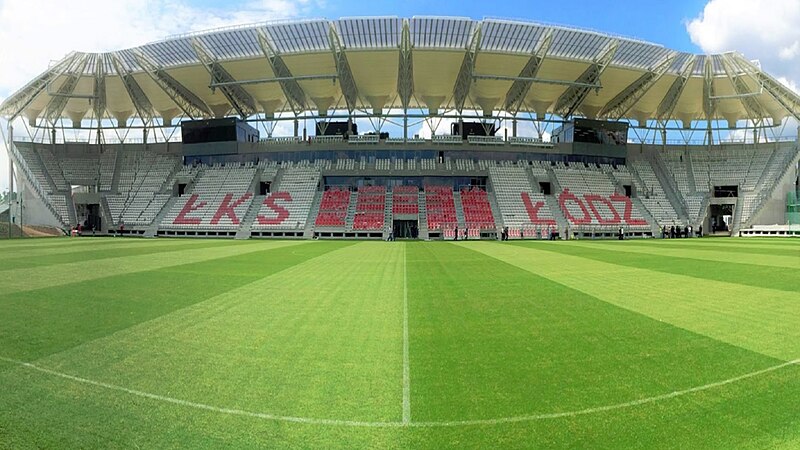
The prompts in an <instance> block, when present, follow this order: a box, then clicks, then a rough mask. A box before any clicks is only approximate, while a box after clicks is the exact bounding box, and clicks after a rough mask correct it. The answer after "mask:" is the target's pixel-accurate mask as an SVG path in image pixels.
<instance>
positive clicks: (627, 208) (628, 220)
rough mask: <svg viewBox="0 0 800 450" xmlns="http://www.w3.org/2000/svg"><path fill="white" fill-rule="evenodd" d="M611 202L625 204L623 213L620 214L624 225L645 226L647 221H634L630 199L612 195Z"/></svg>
mask: <svg viewBox="0 0 800 450" xmlns="http://www.w3.org/2000/svg"><path fill="white" fill-rule="evenodd" d="M611 201H612V202H622V203H624V204H625V212H624V213H623V214H622V217H623V219H624V220H625V223H627V224H628V225H647V221H646V220H644V219H641V218H639V219H634V218H633V217H632V216H633V202H632V201H631V199H630V198H628V197H626V196H624V195H622V194H617V193H615V194H613V195H612V196H611Z"/></svg>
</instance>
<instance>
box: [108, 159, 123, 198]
mask: <svg viewBox="0 0 800 450" xmlns="http://www.w3.org/2000/svg"><path fill="white" fill-rule="evenodd" d="M122 159H123V158H122V155H121V152H117V157H116V158H115V159H114V176H113V177H111V193H112V194H118V193H119V174H120V172H122Z"/></svg>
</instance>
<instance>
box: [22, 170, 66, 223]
mask: <svg viewBox="0 0 800 450" xmlns="http://www.w3.org/2000/svg"><path fill="white" fill-rule="evenodd" d="M22 204H23V205H24V211H23V214H22V223H23V224H25V225H44V226H49V227H56V228H62V227H63V226H64V225H62V224H61V221H59V220H58V219H57V218H56V216H55V215H54V214H53V212H52V211H50V208H48V207H47V206H46V205H45V204H44V202H42V199H40V198H39V197H38V196H37V195H36V192H35V191H34V190H33V189H32V188H31V187H30V186H29V185H28V183H27V181H26V182H25V190H24V192H23V193H22ZM17 224H19V222H18V221H17Z"/></svg>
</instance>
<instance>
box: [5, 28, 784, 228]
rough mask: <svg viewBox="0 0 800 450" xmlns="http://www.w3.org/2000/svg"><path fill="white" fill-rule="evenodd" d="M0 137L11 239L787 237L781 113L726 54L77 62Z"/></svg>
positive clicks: (235, 35) (87, 58) (284, 52)
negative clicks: (36, 229)
mask: <svg viewBox="0 0 800 450" xmlns="http://www.w3.org/2000/svg"><path fill="white" fill-rule="evenodd" d="M0 114H2V115H3V116H5V117H6V118H8V119H9V124H13V123H18V121H17V122H15V121H14V119H17V118H24V123H23V124H22V126H20V125H17V126H16V128H12V127H11V125H9V129H8V130H7V136H6V137H7V139H8V143H9V146H8V147H9V156H10V159H11V162H12V169H11V170H12V173H13V176H14V179H15V180H16V181H17V186H16V191H17V192H19V193H20V194H21V198H22V199H23V201H22V202H21V203H19V202H14V203H13V204H12V203H10V204H9V208H10V209H9V213H8V219H9V221H12V220H13V221H14V222H16V223H26V224H31V225H43V226H55V227H59V228H62V229H64V230H69V229H72V228H75V227H78V226H80V227H81V228H82V230H93V231H94V232H95V233H96V234H120V233H121V234H126V235H135V236H144V237H156V236H185V237H229V238H236V239H248V238H273V237H275V238H306V239H309V238H313V237H317V238H323V239H324V238H365V239H386V238H388V237H389V236H390V235H393V236H395V237H399V238H419V239H453V238H455V237H456V233H459V234H460V233H466V236H467V237H468V238H469V239H497V238H498V237H499V236H500V235H501V234H502V231H503V230H505V229H508V232H509V235H510V236H511V237H512V238H524V239H537V238H542V237H543V236H545V235H546V234H548V233H550V232H551V230H555V232H556V233H557V234H558V235H559V236H561V237H568V238H573V237H579V238H585V237H594V238H597V237H612V236H616V234H617V232H618V230H619V229H620V228H622V229H623V230H624V232H625V234H626V235H628V236H631V237H650V236H660V235H661V234H662V230H663V229H665V228H667V227H673V226H677V227H681V228H683V227H691V228H692V229H693V230H699V229H700V228H701V227H702V229H703V230H706V232H707V233H719V234H727V235H736V236H739V235H743V236H745V235H754V234H758V235H790V234H795V235H798V234H800V231H799V230H798V229H797V228H796V225H793V224H790V216H792V214H791V212H792V211H793V209H792V208H795V207H796V205H795V203H796V201H794V202H792V201H789V200H788V199H790V198H795V197H792V193H793V192H796V184H797V174H798V169H797V167H798V158H800V152H799V151H798V145H797V140H796V138H794V137H792V138H789V139H786V138H784V134H785V133H784V131H785V127H786V123H787V122H788V120H789V119H798V117H799V116H800V98H798V96H797V94H795V93H794V92H793V91H791V90H789V89H787V88H786V87H784V86H783V85H782V84H781V83H780V82H778V81H776V79H775V78H774V77H772V76H770V74H768V73H765V72H764V71H762V70H761V68H760V66H759V65H758V64H757V63H755V62H753V61H750V60H747V59H746V58H745V57H743V56H742V55H741V54H738V53H735V52H732V53H724V54H712V55H698V54H689V53H684V52H679V51H673V50H670V49H668V48H665V47H663V46H660V45H656V44H651V43H647V42H643V41H639V40H635V39H630V38H623V37H617V36H613V35H604V34H601V33H597V32H592V31H585V30H580V29H571V28H566V27H560V26H550V25H541V24H537V23H530V22H520V21H509V20H495V19H485V20H471V19H464V18H457V17H413V18H408V19H405V18H392V17H372V18H370V17H368V18H346V19H340V20H332V21H331V20H296V21H287V22H275V23H262V24H257V25H249V26H239V27H234V28H226V29H219V30H212V31H208V32H202V33H195V34H190V35H184V36H178V37H173V38H168V39H165V40H162V41H159V42H154V43H150V44H146V45H142V46H139V47H135V48H129V49H120V50H118V51H112V52H107V53H81V52H74V53H71V54H69V55H68V56H66V57H65V58H63V59H62V60H60V61H58V62H56V63H54V64H52V65H51V67H50V68H49V69H47V70H46V71H45V72H44V73H42V74H40V75H39V76H37V77H35V78H34V79H32V80H30V82H29V83H27V84H26V85H25V86H23V87H22V88H20V89H19V90H18V91H17V92H16V93H14V94H13V95H11V96H10V97H8V98H7V99H6V100H5V101H4V102H3V103H2V105H0ZM420 125H425V126H427V127H428V128H430V129H431V130H432V134H431V135H430V136H420V135H419V134H418V133H414V131H413V130H415V129H417V128H418V127H419V126H420ZM790 131H792V132H794V130H790ZM733 136H737V137H739V138H740V139H739V140H736V139H733ZM12 191H14V187H13V185H12ZM795 196H796V195H795ZM9 198H11V196H9ZM20 204H22V205H24V207H21V206H20Z"/></svg>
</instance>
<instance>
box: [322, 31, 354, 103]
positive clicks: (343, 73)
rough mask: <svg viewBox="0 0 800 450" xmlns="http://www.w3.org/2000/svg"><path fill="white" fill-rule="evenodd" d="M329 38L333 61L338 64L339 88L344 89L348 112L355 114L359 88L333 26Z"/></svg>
mask: <svg viewBox="0 0 800 450" xmlns="http://www.w3.org/2000/svg"><path fill="white" fill-rule="evenodd" d="M328 36H329V39H330V42H331V52H332V53H333V60H334V62H335V63H336V73H337V74H338V75H339V87H340V88H341V89H342V94H343V95H344V101H345V103H346V104H347V110H348V111H349V112H353V111H355V109H356V107H357V106H358V86H356V81H355V79H354V78H353V72H352V70H350V63H348V62H347V54H346V53H345V51H344V47H342V43H341V41H340V40H339V34H338V33H337V32H336V27H334V26H333V24H331V26H330V28H329V29H328Z"/></svg>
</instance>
